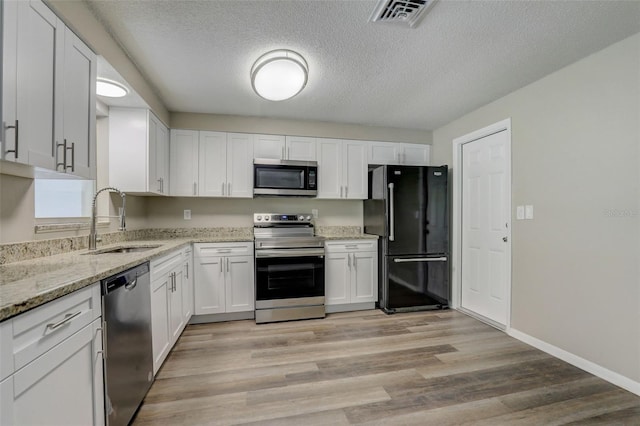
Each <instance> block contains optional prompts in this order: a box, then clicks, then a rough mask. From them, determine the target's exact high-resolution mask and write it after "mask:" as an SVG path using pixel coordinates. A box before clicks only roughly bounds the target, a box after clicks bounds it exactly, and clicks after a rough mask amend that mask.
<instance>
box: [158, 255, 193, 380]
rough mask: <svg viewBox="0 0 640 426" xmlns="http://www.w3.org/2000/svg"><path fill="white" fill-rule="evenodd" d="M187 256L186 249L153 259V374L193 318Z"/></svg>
mask: <svg viewBox="0 0 640 426" xmlns="http://www.w3.org/2000/svg"><path fill="white" fill-rule="evenodd" d="M185 258H186V259H188V255H187V254H185V250H177V251H175V252H173V253H171V254H169V255H167V256H164V257H162V258H159V259H154V260H152V261H151V336H152V341H153V374H156V373H157V372H158V370H159V369H160V366H161V365H162V363H163V362H164V360H165V359H166V358H167V355H169V352H170V351H171V348H173V345H175V343H176V341H177V340H178V337H180V334H181V333H182V331H183V330H184V328H185V327H186V325H187V323H188V322H189V319H190V318H191V313H190V309H191V308H190V303H189V300H190V298H191V295H192V294H193V290H192V287H191V286H190V285H189V283H190V280H189V279H188V278H187V274H188V273H189V272H187V271H188V266H187V265H186V262H185ZM189 276H190V275H189Z"/></svg>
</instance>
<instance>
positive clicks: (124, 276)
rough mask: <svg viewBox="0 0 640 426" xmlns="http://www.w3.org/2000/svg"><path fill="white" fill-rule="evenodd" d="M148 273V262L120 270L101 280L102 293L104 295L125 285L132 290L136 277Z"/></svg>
mask: <svg viewBox="0 0 640 426" xmlns="http://www.w3.org/2000/svg"><path fill="white" fill-rule="evenodd" d="M148 273H149V262H145V263H143V264H141V265H138V266H136V267H133V268H131V269H127V270H126V271H122V272H120V273H119V274H116V275H113V276H111V277H109V278H105V279H104V280H102V294H103V295H106V294H109V293H112V292H114V291H116V290H118V289H119V288H120V287H125V289H127V290H132V289H133V288H134V287H135V286H136V284H137V279H138V277H141V276H142V275H145V274H148Z"/></svg>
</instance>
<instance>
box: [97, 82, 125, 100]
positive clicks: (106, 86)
mask: <svg viewBox="0 0 640 426" xmlns="http://www.w3.org/2000/svg"><path fill="white" fill-rule="evenodd" d="M96 93H97V94H98V95H100V96H106V97H108V98H121V97H123V96H126V95H127V94H128V93H129V89H127V88H126V87H124V86H123V85H122V84H120V83H118V82H117V81H113V80H107V79H106V78H98V81H97V82H96Z"/></svg>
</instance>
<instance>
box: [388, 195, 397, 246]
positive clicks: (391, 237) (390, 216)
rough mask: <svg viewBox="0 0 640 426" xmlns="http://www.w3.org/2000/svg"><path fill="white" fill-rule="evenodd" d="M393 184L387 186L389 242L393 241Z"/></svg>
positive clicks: (394, 237)
mask: <svg viewBox="0 0 640 426" xmlns="http://www.w3.org/2000/svg"><path fill="white" fill-rule="evenodd" d="M393 186H394V185H393V183H390V184H389V241H395V239H396V233H395V218H394V216H395V208H394V207H393Z"/></svg>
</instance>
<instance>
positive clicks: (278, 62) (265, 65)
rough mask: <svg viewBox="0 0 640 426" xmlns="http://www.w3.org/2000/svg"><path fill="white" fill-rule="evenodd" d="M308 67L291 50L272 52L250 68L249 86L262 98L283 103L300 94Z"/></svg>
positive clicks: (301, 58) (302, 59) (305, 81)
mask: <svg viewBox="0 0 640 426" xmlns="http://www.w3.org/2000/svg"><path fill="white" fill-rule="evenodd" d="M308 74H309V67H308V66H307V62H306V61H305V60H304V58H303V57H302V56H300V55H299V54H298V53H296V52H294V51H292V50H286V49H280V50H272V51H271V52H267V53H265V54H264V55H262V56H260V57H259V58H258V60H257V61H256V62H255V63H254V64H253V67H251V86H252V87H253V90H255V92H256V93H257V94H258V95H259V96H260V97H262V98H264V99H267V100H270V101H284V100H285V99H289V98H292V97H294V96H295V95H297V94H298V93H300V91H301V90H302V89H303V88H304V86H305V85H306V84H307V77H308Z"/></svg>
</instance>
